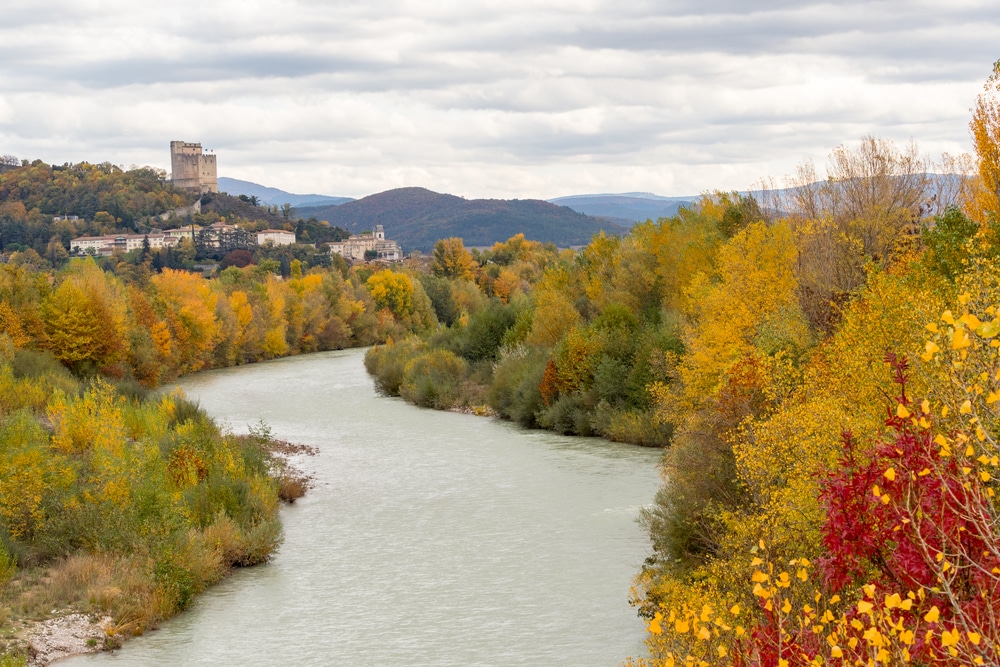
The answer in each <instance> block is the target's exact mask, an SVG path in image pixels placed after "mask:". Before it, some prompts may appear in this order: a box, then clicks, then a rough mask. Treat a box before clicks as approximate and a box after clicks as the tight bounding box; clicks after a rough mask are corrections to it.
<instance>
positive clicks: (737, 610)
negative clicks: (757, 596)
mask: <svg viewBox="0 0 1000 667" xmlns="http://www.w3.org/2000/svg"><path fill="white" fill-rule="evenodd" d="M729 613H730V614H732V615H733V616H739V615H740V606H739V605H738V604H734V605H733V608H732V609H730V610H729Z"/></svg>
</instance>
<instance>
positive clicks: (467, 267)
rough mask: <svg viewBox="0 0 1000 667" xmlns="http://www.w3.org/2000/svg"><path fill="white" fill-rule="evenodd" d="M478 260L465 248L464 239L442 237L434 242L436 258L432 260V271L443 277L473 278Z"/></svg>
mask: <svg viewBox="0 0 1000 667" xmlns="http://www.w3.org/2000/svg"><path fill="white" fill-rule="evenodd" d="M475 269H476V262H475V260H473V259H472V255H471V254H470V253H469V251H468V250H466V249H465V244H463V243H462V239H460V238H456V237H452V238H448V239H441V240H439V241H438V242H437V243H435V244H434V258H433V259H432V260H431V271H433V272H434V275H435V276H439V277H442V278H460V279H462V280H472V278H473V276H474V275H475Z"/></svg>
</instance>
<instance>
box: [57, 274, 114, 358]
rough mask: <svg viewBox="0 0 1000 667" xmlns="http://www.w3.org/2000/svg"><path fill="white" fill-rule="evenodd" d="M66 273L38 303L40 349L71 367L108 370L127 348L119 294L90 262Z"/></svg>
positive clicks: (111, 279)
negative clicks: (41, 328) (42, 334)
mask: <svg viewBox="0 0 1000 667" xmlns="http://www.w3.org/2000/svg"><path fill="white" fill-rule="evenodd" d="M71 270H72V271H73V272H72V273H70V274H69V275H67V276H66V277H65V278H64V279H63V281H62V283H61V284H60V285H59V287H57V288H56V289H55V291H53V292H52V293H51V294H50V295H49V296H48V297H47V298H46V299H45V300H44V301H43V302H42V319H43V321H44V323H45V334H46V340H45V346H46V347H47V348H48V349H49V350H51V351H52V353H53V354H54V355H55V357H56V358H57V359H59V360H60V361H62V362H63V363H64V364H66V365H67V366H69V367H71V368H74V369H78V370H79V369H82V368H83V367H85V366H86V365H88V364H91V365H94V366H96V367H97V368H101V369H104V370H110V369H111V367H112V366H114V365H115V364H117V363H118V362H120V361H123V360H124V358H125V355H126V352H127V349H128V347H127V341H126V338H125V299H124V295H122V294H120V293H119V290H118V289H116V287H117V286H116V285H112V284H109V283H110V282H111V281H113V278H111V277H106V276H105V275H104V272H103V271H101V270H100V269H99V268H97V266H96V265H95V264H94V263H93V260H85V261H84V262H82V263H76V262H74V263H73V266H72V267H71Z"/></svg>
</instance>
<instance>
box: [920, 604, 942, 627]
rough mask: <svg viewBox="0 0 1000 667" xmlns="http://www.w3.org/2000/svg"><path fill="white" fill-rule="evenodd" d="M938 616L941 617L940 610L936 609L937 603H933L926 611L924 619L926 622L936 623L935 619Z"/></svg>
mask: <svg viewBox="0 0 1000 667" xmlns="http://www.w3.org/2000/svg"><path fill="white" fill-rule="evenodd" d="M940 617H941V612H940V610H938V608H937V605H934V606H933V607H931V609H930V611H928V612H927V613H926V614H925V615H924V620H925V621H927V622H928V623H937V620H938V618H940Z"/></svg>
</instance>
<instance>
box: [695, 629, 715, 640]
mask: <svg viewBox="0 0 1000 667" xmlns="http://www.w3.org/2000/svg"><path fill="white" fill-rule="evenodd" d="M711 638H712V633H711V632H709V631H708V627H706V626H704V625H703V626H701V629H700V630H698V639H700V640H702V641H708V640H709V639H711Z"/></svg>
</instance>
